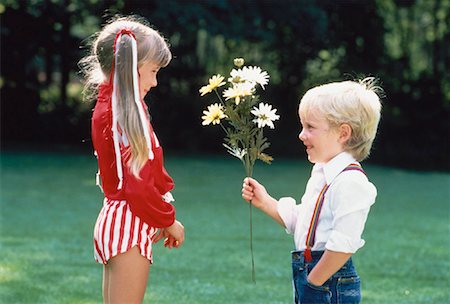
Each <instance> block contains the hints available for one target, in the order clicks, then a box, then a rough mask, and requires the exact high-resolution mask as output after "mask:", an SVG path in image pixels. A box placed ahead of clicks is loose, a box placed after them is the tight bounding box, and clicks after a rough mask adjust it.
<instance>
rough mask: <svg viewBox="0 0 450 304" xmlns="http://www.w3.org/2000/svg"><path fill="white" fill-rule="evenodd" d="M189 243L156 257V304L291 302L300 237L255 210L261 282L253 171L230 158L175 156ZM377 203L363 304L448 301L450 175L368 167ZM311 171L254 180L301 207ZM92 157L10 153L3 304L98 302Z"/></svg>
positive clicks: (282, 171)
mask: <svg viewBox="0 0 450 304" xmlns="http://www.w3.org/2000/svg"><path fill="white" fill-rule="evenodd" d="M166 166H167V169H168V171H169V172H170V173H171V175H172V176H173V177H174V179H175V181H176V190H175V191H174V196H175V197H176V199H177V202H176V207H177V214H178V217H179V219H180V220H181V221H182V222H183V223H184V225H185V227H186V243H185V245H184V246H183V247H182V248H181V249H179V250H172V251H169V250H166V249H165V248H163V247H162V246H161V245H160V244H158V245H156V248H155V252H154V260H155V264H154V265H153V266H152V268H151V271H150V281H149V286H148V289H147V294H146V302H152V303H290V302H291V294H292V292H291V270H290V261H289V252H290V250H291V249H292V239H291V238H290V237H289V236H288V235H287V234H285V232H284V231H283V229H281V228H280V227H278V226H277V224H276V223H275V222H273V221H271V220H270V219H268V218H267V217H266V216H264V215H263V214H261V212H259V211H257V210H254V212H253V215H254V249H255V263H256V279H257V283H256V284H253V283H252V282H251V267H250V265H251V264H250V252H249V227H248V226H249V225H248V217H249V207H248V205H247V204H245V203H244V202H243V201H242V199H241V198H240V187H241V184H242V177H243V169H242V168H241V164H240V163H239V162H238V161H236V160H234V159H231V158H228V156H225V155H224V156H223V157H203V158H200V157H199V158H192V157H191V158H189V157H174V156H172V157H171V156H167V157H166ZM365 168H366V170H367V171H368V173H369V176H370V177H371V179H372V180H373V182H374V183H375V184H376V185H377V188H378V191H379V194H378V200H377V203H376V204H375V205H374V207H373V209H372V211H371V213H370V216H369V220H368V222H367V225H366V232H365V236H364V238H365V240H366V242H367V243H366V246H365V247H363V249H361V250H360V251H359V252H358V253H357V254H356V256H355V263H356V264H357V267H358V270H359V273H360V275H361V277H362V280H363V299H364V303H448V302H449V301H450V295H449V291H448V286H450V284H449V283H450V282H449V261H450V256H449V250H450V243H449V241H450V240H449V207H450V206H449V205H450V193H449V191H450V189H449V187H450V175H449V174H445V173H417V172H411V171H404V170H398V169H391V168H384V167H379V166H372V165H367V166H366V167H365ZM309 170H310V167H309V164H308V163H307V162H304V161H295V160H280V159H276V160H275V162H274V164H273V165H271V166H262V165H261V166H257V168H256V169H255V176H256V177H257V178H258V179H259V180H260V181H261V182H263V183H264V184H265V185H266V187H267V189H268V190H269V191H270V192H271V193H272V194H273V195H274V196H275V197H279V196H293V197H296V198H298V197H299V196H300V195H301V194H302V192H303V190H304V186H305V183H306V180H307V178H308V176H309ZM95 172H96V163H95V159H94V158H93V157H91V156H90V155H81V154H56V153H55V154H51V153H13V152H3V153H2V155H1V189H0V190H1V197H0V198H1V209H0V211H1V221H0V225H1V226H0V228H1V237H0V253H1V254H0V303H100V302H101V273H102V267H101V266H100V265H98V264H96V263H95V262H94V260H93V252H92V228H93V225H94V222H95V219H96V217H97V213H98V211H99V209H100V207H101V201H102V195H101V193H100V191H99V190H98V188H97V187H96V186H95V181H94V175H95Z"/></svg>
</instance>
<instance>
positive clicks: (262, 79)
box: [241, 66, 269, 89]
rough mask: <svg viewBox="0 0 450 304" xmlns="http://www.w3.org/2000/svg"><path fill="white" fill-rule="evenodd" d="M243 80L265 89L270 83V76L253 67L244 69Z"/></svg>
mask: <svg viewBox="0 0 450 304" xmlns="http://www.w3.org/2000/svg"><path fill="white" fill-rule="evenodd" d="M241 74H242V76H241V77H242V78H243V79H244V80H246V81H249V82H253V83H257V84H259V85H260V86H261V87H262V88H263V89H264V86H265V85H266V84H268V83H269V74H267V72H266V71H263V70H261V68H260V67H256V66H251V67H243V68H242V73H241Z"/></svg>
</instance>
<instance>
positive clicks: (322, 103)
mask: <svg viewBox="0 0 450 304" xmlns="http://www.w3.org/2000/svg"><path fill="white" fill-rule="evenodd" d="M382 94H383V90H382V88H381V87H380V86H378V85H377V80H376V79H375V78H373V77H368V78H364V79H363V80H359V81H343V82H333V83H329V84H325V85H321V86H317V87H314V88H312V89H310V90H309V91H307V92H306V94H305V95H304V96H303V98H302V100H301V101H300V106H299V112H300V114H301V115H305V116H307V115H310V111H311V110H313V111H314V113H317V114H318V115H322V116H323V117H324V118H325V119H326V121H327V122H328V124H329V125H330V127H332V128H335V127H339V126H340V125H342V124H348V125H349V126H350V127H351V129H352V134H351V137H350V139H349V140H348V141H347V142H346V143H345V146H344V148H345V150H346V151H348V152H349V153H351V154H352V155H353V157H355V159H356V160H358V161H362V160H364V159H365V158H367V157H368V156H369V154H370V149H371V147H372V143H373V140H374V139H375V135H376V133H377V128H378V123H379V121H380V112H381V102H380V96H381V95H382Z"/></svg>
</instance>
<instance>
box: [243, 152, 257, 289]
mask: <svg viewBox="0 0 450 304" xmlns="http://www.w3.org/2000/svg"><path fill="white" fill-rule="evenodd" d="M244 146H245V147H246V149H247V151H249V146H250V145H249V143H245V144H244ZM253 164H254V161H252V159H251V158H250V155H249V153H247V154H245V156H244V166H245V173H246V175H247V177H252V176H253ZM252 206H253V204H252V201H250V203H249V208H250V256H251V260H252V281H253V283H255V284H256V271H255V258H254V254H253V215H252V210H253V209H252Z"/></svg>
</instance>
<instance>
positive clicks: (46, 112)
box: [0, 0, 450, 170]
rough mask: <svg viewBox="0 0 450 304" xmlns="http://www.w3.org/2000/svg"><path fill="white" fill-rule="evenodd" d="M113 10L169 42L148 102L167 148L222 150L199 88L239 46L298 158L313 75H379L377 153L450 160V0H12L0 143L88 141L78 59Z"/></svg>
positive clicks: (5, 32) (4, 32) (281, 144)
mask: <svg viewBox="0 0 450 304" xmlns="http://www.w3.org/2000/svg"><path fill="white" fill-rule="evenodd" d="M115 14H123V15H128V14H137V15H140V16H143V17H145V18H146V19H147V20H149V21H150V23H151V24H152V25H154V26H155V28H157V29H158V30H159V31H160V32H162V33H163V35H164V36H165V37H166V38H167V39H168V40H169V42H170V44H171V49H172V52H173V54H174V60H173V61H172V63H171V64H170V65H169V66H168V67H167V68H165V69H164V70H162V71H161V72H160V76H159V85H158V88H157V89H155V90H154V91H152V92H151V93H150V96H148V97H147V99H148V100H147V102H149V104H150V112H151V114H152V119H153V122H154V125H155V128H156V129H157V130H158V133H159V135H160V136H159V137H160V138H161V140H162V141H163V144H164V146H165V147H166V151H168V152H183V153H214V152H218V151H220V153H224V151H223V147H222V145H221V137H222V136H218V135H219V134H220V135H222V134H221V130H220V128H211V127H208V128H204V127H202V126H201V120H200V117H201V115H202V110H203V109H204V108H205V107H206V105H207V104H209V103H208V101H207V100H206V102H205V100H201V99H200V96H199V94H198V89H199V88H200V87H201V86H202V85H204V84H205V83H206V82H207V80H208V78H209V77H210V76H211V75H212V74H216V73H221V74H222V75H228V73H229V71H230V69H231V68H232V60H233V58H235V57H244V58H245V60H246V64H248V65H258V66H260V67H261V68H262V69H264V70H266V71H268V73H269V74H270V76H271V78H270V83H269V86H268V87H267V89H266V91H265V92H263V93H262V96H261V97H262V98H263V100H264V99H265V100H267V101H270V102H271V103H272V104H274V106H275V107H276V108H277V109H278V114H280V115H281V120H280V121H279V122H277V128H276V130H275V131H269V132H267V133H268V134H267V135H268V137H269V139H270V141H271V142H272V146H271V147H270V149H269V150H270V152H269V153H271V154H272V155H274V156H275V158H277V157H282V156H283V157H285V156H286V157H289V156H297V155H298V154H299V152H300V151H303V150H304V149H303V148H302V146H301V144H300V143H299V142H298V139H297V134H298V132H299V123H298V118H297V106H298V102H299V100H300V98H301V96H302V95H303V94H304V93H305V92H306V90H308V89H309V88H310V87H312V86H315V85H317V84H322V83H326V82H331V81H337V80H346V79H353V78H355V77H363V76H375V77H378V78H380V80H381V81H382V87H383V88H384V89H385V95H386V97H385V98H384V99H383V115H382V121H381V126H380V131H379V134H378V137H377V139H376V142H375V145H374V151H373V153H372V156H371V158H370V161H372V162H377V163H382V164H385V165H394V166H402V167H410V168H415V169H432V170H450V161H449V152H450V151H449V144H450V75H449V73H448V71H449V65H450V63H449V62H450V53H449V50H450V47H449V44H450V30H449V28H448V20H450V17H449V15H450V0H409V1H408V0H316V1H314V0H197V1H194V0H145V1H144V0H132V1H125V0H122V1H111V0H105V1H99V0H71V1H69V0H22V1H20V0H3V1H2V2H1V3H0V18H1V40H0V42H1V78H0V87H1V108H0V109H1V145H2V149H3V148H5V147H6V148H8V147H9V146H16V145H17V144H23V143H26V145H28V146H29V145H31V144H39V145H48V144H53V143H55V144H61V143H64V144H69V145H70V146H82V147H85V148H86V149H90V148H91V143H90V115H91V109H92V108H93V103H88V102H83V101H82V94H81V91H82V88H83V84H82V79H81V75H80V74H79V68H78V66H77V63H78V61H79V60H80V59H81V58H82V57H83V56H84V55H85V54H86V52H87V50H88V49H87V44H88V42H89V37H90V36H91V35H92V34H93V33H94V32H96V31H97V30H98V29H99V28H100V27H101V26H102V24H104V23H105V22H106V21H107V20H108V19H110V18H111V16H114V15H115Z"/></svg>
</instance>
